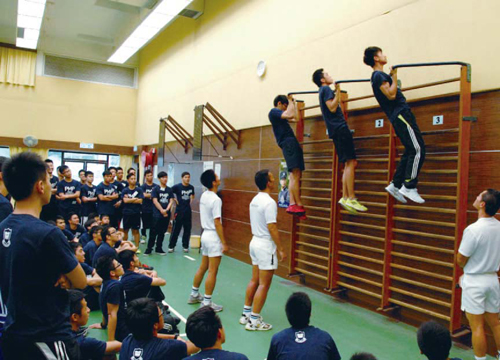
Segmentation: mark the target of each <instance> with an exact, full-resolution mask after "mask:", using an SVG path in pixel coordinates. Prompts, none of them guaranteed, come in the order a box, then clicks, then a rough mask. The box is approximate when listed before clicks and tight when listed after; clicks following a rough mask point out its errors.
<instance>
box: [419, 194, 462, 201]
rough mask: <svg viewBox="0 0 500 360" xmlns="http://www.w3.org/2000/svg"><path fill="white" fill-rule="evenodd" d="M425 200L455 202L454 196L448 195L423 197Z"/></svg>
mask: <svg viewBox="0 0 500 360" xmlns="http://www.w3.org/2000/svg"><path fill="white" fill-rule="evenodd" d="M425 198H426V199H428V200H449V201H456V200H457V197H456V196H449V195H425Z"/></svg>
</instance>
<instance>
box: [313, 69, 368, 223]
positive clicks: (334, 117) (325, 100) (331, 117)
mask: <svg viewBox="0 0 500 360" xmlns="http://www.w3.org/2000/svg"><path fill="white" fill-rule="evenodd" d="M312 81H313V82H314V83H315V84H316V85H317V86H318V87H319V91H318V93H319V104H320V108H321V113H322V114H323V120H325V125H326V130H327V132H328V137H329V138H330V139H332V140H333V143H334V144H335V150H336V152H337V156H338V158H339V162H340V163H343V164H344V173H343V175H342V198H341V199H340V200H339V204H340V205H341V206H342V207H343V208H344V209H346V210H347V211H349V212H350V213H351V214H357V212H358V211H362V212H364V211H367V210H368V209H367V208H366V206H364V205H362V204H361V203H359V202H358V200H357V199H356V195H355V193H354V176H355V170H356V165H357V164H358V162H357V161H356V150H355V149H354V140H353V138H352V133H351V130H350V129H349V126H348V125H347V122H346V121H345V118H344V113H343V112H342V109H341V108H340V97H341V92H340V87H339V85H338V84H335V92H333V91H332V89H331V88H330V85H332V84H333V83H334V81H333V78H332V77H331V76H330V74H328V73H327V72H325V71H324V70H323V69H318V70H316V71H315V72H314V73H313V76H312Z"/></svg>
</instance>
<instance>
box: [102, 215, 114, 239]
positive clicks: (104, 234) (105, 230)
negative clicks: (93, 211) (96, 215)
mask: <svg viewBox="0 0 500 360" xmlns="http://www.w3.org/2000/svg"><path fill="white" fill-rule="evenodd" d="M102 216H109V215H102ZM111 228H112V226H111V225H105V226H103V227H102V231H101V237H102V241H104V242H106V237H107V236H108V235H110V234H109V229H111Z"/></svg>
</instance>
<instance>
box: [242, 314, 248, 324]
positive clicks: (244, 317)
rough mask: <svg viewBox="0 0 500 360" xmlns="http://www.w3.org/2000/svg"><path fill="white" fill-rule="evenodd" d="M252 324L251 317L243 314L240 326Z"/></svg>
mask: <svg viewBox="0 0 500 360" xmlns="http://www.w3.org/2000/svg"><path fill="white" fill-rule="evenodd" d="M249 322H250V316H247V315H245V314H241V317H240V324H241V325H246V324H248V323H249Z"/></svg>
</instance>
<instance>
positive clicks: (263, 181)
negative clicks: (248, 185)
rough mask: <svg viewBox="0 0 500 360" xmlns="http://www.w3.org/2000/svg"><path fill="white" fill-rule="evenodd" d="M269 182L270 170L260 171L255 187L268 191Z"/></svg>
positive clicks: (256, 177) (257, 174) (256, 175)
mask: <svg viewBox="0 0 500 360" xmlns="http://www.w3.org/2000/svg"><path fill="white" fill-rule="evenodd" d="M268 182H269V169H264V170H259V171H257V172H256V173H255V185H257V187H258V188H259V190H266V188H267V183H268Z"/></svg>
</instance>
